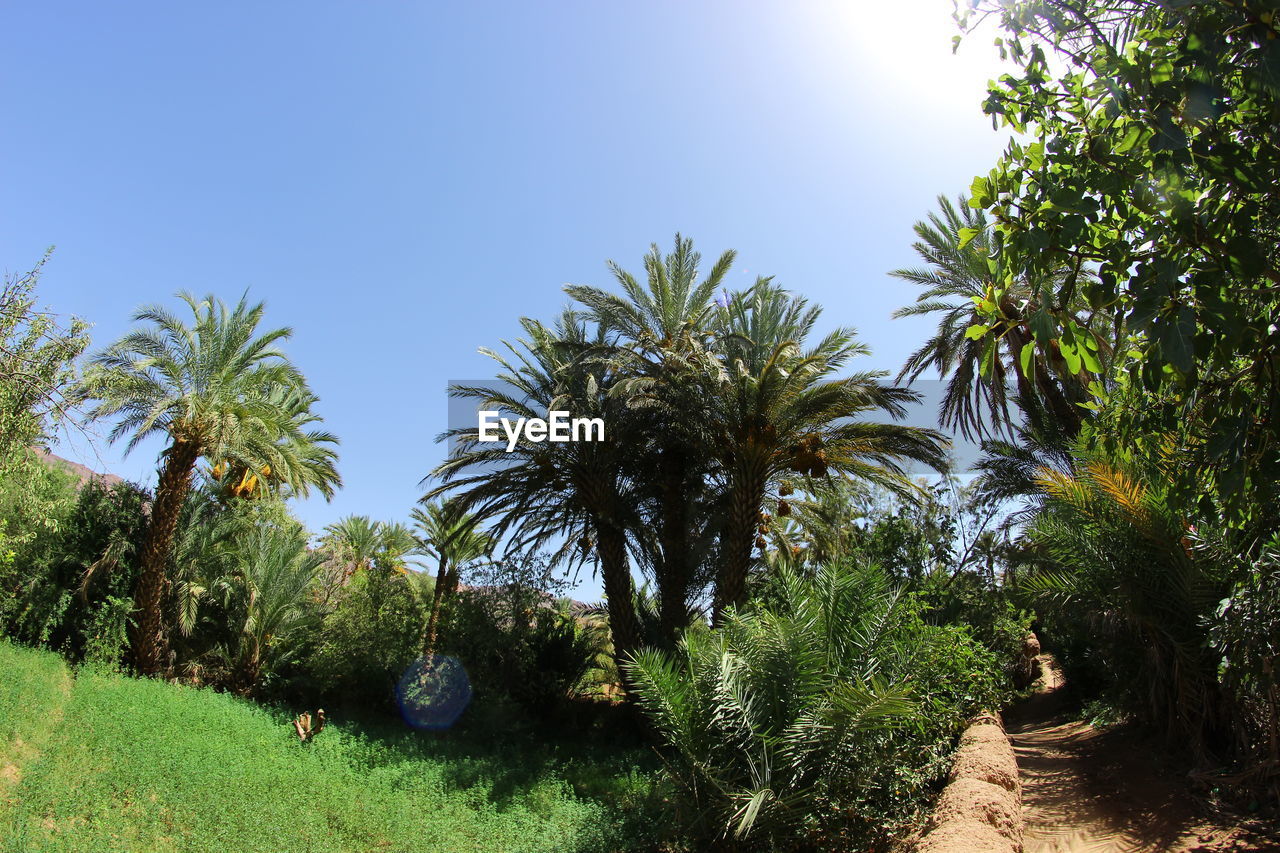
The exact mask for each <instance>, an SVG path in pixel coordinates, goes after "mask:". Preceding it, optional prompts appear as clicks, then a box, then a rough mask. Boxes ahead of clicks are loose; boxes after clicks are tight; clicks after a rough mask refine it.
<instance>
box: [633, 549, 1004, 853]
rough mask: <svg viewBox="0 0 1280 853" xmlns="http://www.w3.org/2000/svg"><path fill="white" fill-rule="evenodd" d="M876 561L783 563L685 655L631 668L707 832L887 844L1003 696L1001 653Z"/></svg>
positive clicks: (768, 840) (696, 826)
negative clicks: (924, 607)
mask: <svg viewBox="0 0 1280 853" xmlns="http://www.w3.org/2000/svg"><path fill="white" fill-rule="evenodd" d="M920 609H921V608H920V605H919V603H918V602H917V601H915V600H914V599H912V598H910V597H907V596H903V595H902V594H900V593H899V592H898V591H896V590H894V589H893V588H892V587H891V586H890V584H889V582H888V580H887V578H886V577H885V574H884V573H883V572H882V571H881V570H879V569H878V568H875V567H867V566H849V565H841V564H830V565H827V566H824V567H822V568H820V569H819V570H818V572H817V574H816V575H815V576H814V577H812V578H805V577H803V576H801V575H800V574H798V573H797V572H795V571H794V570H792V569H788V568H781V569H779V570H778V572H777V573H776V574H775V576H774V578H773V580H772V581H771V583H770V585H769V587H768V588H767V590H766V591H765V592H764V594H762V595H761V596H760V598H759V599H757V601H756V602H755V603H754V604H753V605H752V606H749V607H747V608H745V609H743V610H740V611H737V612H731V613H729V615H728V616H727V618H726V620H725V623H724V625H723V626H722V627H721V628H719V629H717V630H714V631H706V632H691V633H689V634H687V635H686V636H685V637H684V639H683V641H682V642H681V644H680V646H679V647H678V649H677V651H676V653H675V654H674V655H673V656H670V657H668V656H666V655H664V654H662V653H660V652H657V651H653V650H650V651H645V652H643V653H641V654H639V655H637V656H636V658H635V660H634V662H632V663H631V664H629V670H630V673H631V675H632V677H633V679H634V680H635V684H636V692H637V694H638V696H639V700H640V704H641V706H642V708H643V709H644V711H645V712H646V714H647V715H648V717H649V718H650V720H651V721H652V723H653V725H654V727H655V728H656V729H657V731H658V732H659V733H660V734H661V736H662V737H663V739H664V740H665V741H666V743H667V745H668V746H669V747H670V749H671V753H672V755H671V761H670V765H669V766H670V768H671V772H672V775H673V777H674V780H675V782H676V783H677V785H678V786H679V788H680V790H681V791H682V792H683V796H684V799H685V802H686V805H687V806H688V809H689V815H690V819H691V820H690V822H691V824H692V825H691V830H692V831H693V832H694V834H695V835H696V836H699V837H702V838H704V839H707V838H715V839H720V840H724V839H727V838H730V837H732V838H733V839H735V840H736V841H737V842H739V843H743V844H747V845H749V846H755V845H758V846H759V847H760V848H762V849H765V848H767V849H791V848H793V847H798V846H801V845H804V844H810V845H812V844H831V843H834V842H835V841H836V840H837V839H839V840H840V843H844V844H857V843H863V844H867V843H871V842H872V841H873V840H875V839H880V840H883V839H884V838H885V837H887V836H888V835H890V834H891V832H892V830H893V828H894V827H895V826H896V825H897V824H899V823H900V822H901V821H902V820H904V819H905V818H906V817H907V816H908V815H909V814H910V813H911V811H912V809H913V808H914V806H915V805H916V804H917V803H918V802H919V801H920V799H921V797H922V795H923V794H924V793H925V791H926V789H927V788H928V786H929V785H930V784H931V783H932V782H933V781H935V780H936V779H937V778H938V777H939V776H941V774H942V773H943V772H945V770H946V756H947V754H948V753H949V751H950V748H951V746H952V741H953V738H954V737H955V735H956V734H957V733H958V732H959V730H960V728H961V727H962V725H963V723H964V721H965V720H966V719H967V718H968V717H969V716H970V715H971V714H972V713H973V712H975V711H976V710H978V709H980V708H983V707H990V706H991V705H994V704H996V703H998V702H999V701H1000V699H1001V689H1000V677H999V674H998V669H999V668H998V664H997V663H996V660H995V656H994V654H992V653H991V652H990V651H989V650H987V649H985V648H983V647H982V646H981V644H979V643H977V642H975V641H974V640H973V639H972V638H971V637H970V636H969V634H968V632H967V631H966V630H965V629H963V628H959V627H954V626H952V627H938V626H931V625H928V624H926V623H925V622H924V621H923V619H921V617H920Z"/></svg>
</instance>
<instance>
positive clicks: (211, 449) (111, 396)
mask: <svg viewBox="0 0 1280 853" xmlns="http://www.w3.org/2000/svg"><path fill="white" fill-rule="evenodd" d="M178 296H179V298H180V299H181V300H182V302H183V303H184V305H185V306H186V308H187V309H189V311H190V314H191V323H190V325H188V324H187V323H186V322H184V320H183V319H182V318H181V317H179V316H178V315H176V314H174V313H172V312H171V311H169V310H168V309H167V308H165V307H163V306H160V305H151V306H147V307H144V308H140V309H139V310H138V311H137V312H135V314H134V317H133V319H134V321H135V322H138V323H145V324H146V325H144V326H141V327H139V328H138V329H135V330H134V331H132V332H130V333H128V334H126V335H125V336H124V337H122V338H121V339H120V340H118V341H116V342H115V343H113V344H112V345H111V346H109V347H107V348H106V349H104V350H103V351H102V352H100V353H98V354H96V355H95V356H94V358H93V361H92V363H91V365H90V367H89V368H88V369H87V370H86V372H85V376H84V381H83V384H82V386H81V388H80V390H79V394H80V395H81V396H82V397H84V398H85V399H86V400H90V401H93V405H92V407H91V408H90V410H89V412H88V416H89V417H90V418H91V419H112V420H115V422H116V423H115V426H114V427H113V428H112V430H111V432H110V434H109V437H110V439H111V440H112V441H115V440H117V439H119V438H123V437H125V436H128V438H129V441H128V444H127V446H126V447H127V450H132V449H133V448H134V447H136V446H137V445H138V443H139V442H140V441H142V440H143V439H144V438H146V437H148V436H151V435H157V434H158V435H163V436H164V437H165V438H166V440H167V441H169V442H170V443H171V444H180V445H185V446H188V447H190V448H191V450H192V452H193V453H194V454H195V456H196V457H204V458H206V459H208V460H210V461H211V462H212V463H213V464H214V465H215V466H216V465H219V464H222V465H229V466H230V467H232V468H240V469H243V470H244V471H247V472H253V473H258V474H260V476H261V477H263V478H265V479H266V480H267V481H268V482H271V483H274V484H275V485H276V486H277V487H285V488H287V489H289V490H290V491H291V492H292V493H296V494H299V495H302V496H306V495H307V494H309V492H310V490H311V489H312V488H315V489H317V490H318V491H319V492H320V493H321V494H323V495H325V496H326V497H328V496H331V495H332V494H333V490H334V489H335V488H336V487H338V486H340V485H341V484H342V481H341V479H340V478H339V477H338V475H337V472H336V470H335V469H334V467H333V459H334V452H333V451H332V449H331V447H332V445H334V444H336V443H337V439H336V438H335V437H334V436H333V435H331V434H329V433H327V432H323V431H321V430H318V429H315V428H314V427H313V424H314V423H316V422H317V421H318V420H319V418H318V417H316V416H315V414H314V413H313V412H312V411H311V406H312V404H313V403H314V402H316V400H317V399H318V398H316V397H315V396H314V395H313V394H311V393H310V391H309V390H308V388H307V385H306V380H305V379H304V378H303V376H302V374H301V372H300V371H299V370H298V368H297V367H296V366H294V364H293V363H292V362H290V361H289V359H288V358H287V356H286V355H285V353H284V351H283V350H282V349H280V346H279V345H280V344H281V342H283V341H285V340H287V339H288V338H289V337H290V336H291V335H292V330H291V329H289V328H280V329H271V330H268V331H266V332H259V331H258V324H259V323H260V322H261V321H262V317H263V313H264V311H265V306H264V305H263V303H258V304H256V305H250V304H249V302H248V300H247V299H241V300H240V302H238V303H237V304H236V305H235V306H234V307H228V306H227V305H226V303H224V302H222V300H220V299H217V298H216V297H214V296H206V297H205V298H204V299H202V300H197V299H196V298H195V297H194V296H192V295H191V294H189V293H180V294H178Z"/></svg>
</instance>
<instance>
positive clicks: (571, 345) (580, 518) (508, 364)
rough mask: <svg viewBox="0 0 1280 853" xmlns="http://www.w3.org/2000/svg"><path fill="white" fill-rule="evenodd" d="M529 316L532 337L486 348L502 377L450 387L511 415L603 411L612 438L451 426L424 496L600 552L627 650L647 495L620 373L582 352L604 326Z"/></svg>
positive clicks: (617, 629) (538, 542)
mask: <svg viewBox="0 0 1280 853" xmlns="http://www.w3.org/2000/svg"><path fill="white" fill-rule="evenodd" d="M521 325H522V326H523V327H524V330H525V333H526V335H527V338H525V339H523V340H520V341H518V342H517V343H516V344H515V345H511V344H508V345H507V348H508V350H510V355H509V356H504V355H501V354H499V353H496V352H493V351H490V350H482V351H483V352H485V353H486V354H487V355H489V356H490V357H491V358H493V359H494V360H495V361H497V363H498V365H499V367H500V370H499V373H498V382H497V383H495V384H492V385H453V386H450V389H449V393H450V395H452V396H454V397H459V398H463V399H468V400H472V401H474V402H475V403H476V404H477V405H478V407H479V408H480V409H484V410H501V411H503V412H504V413H505V415H506V416H508V417H539V418H540V417H545V415H546V413H547V412H548V411H550V410H565V411H572V412H574V414H575V415H577V416H579V417H588V418H591V417H602V418H603V419H604V421H605V423H606V424H608V425H609V431H608V433H607V434H606V436H605V440H604V441H590V442H587V441H577V442H562V443H550V442H547V443H532V442H519V443H517V445H516V446H515V448H514V449H513V450H512V452H510V453H508V452H507V451H506V446H505V445H504V444H500V443H482V442H480V441H479V436H478V430H477V428H476V427H474V426H471V427H459V428H455V429H451V430H450V431H448V432H447V433H445V435H444V436H442V438H448V439H451V440H453V441H455V442H456V444H455V447H454V449H453V451H452V452H451V453H450V454H449V457H448V458H447V459H446V460H445V461H444V462H443V463H441V464H440V465H439V466H437V468H436V469H435V470H434V471H433V472H432V474H431V475H430V476H429V477H428V478H427V480H430V479H432V478H438V479H439V481H440V483H439V485H437V486H435V487H434V488H432V489H430V490H429V491H428V492H427V494H426V495H425V496H424V498H423V499H424V500H427V501H429V500H432V499H433V498H436V497H441V496H443V495H446V494H453V495H454V496H455V500H456V501H457V506H458V511H460V512H464V513H470V514H472V515H475V516H476V517H477V518H479V519H482V520H485V521H488V520H490V519H493V524H492V527H491V530H490V533H491V535H492V536H493V537H494V538H495V539H498V540H501V539H503V538H504V537H506V536H507V535H508V534H510V535H511V540H510V547H511V548H512V549H514V550H536V549H537V548H539V547H542V546H544V545H548V544H549V543H551V542H556V541H558V542H560V543H562V546H561V548H560V550H559V552H558V555H557V556H558V557H560V558H562V559H567V560H575V561H581V560H585V559H586V558H587V557H588V555H589V554H591V553H594V554H595V556H596V558H597V560H598V565H599V568H600V574H601V577H602V579H603V581H604V592H605V597H606V599H607V603H608V608H609V627H610V630H611V631H612V633H613V643H614V649H615V653H616V654H617V655H618V657H619V658H620V659H621V658H622V657H623V656H626V655H628V654H629V653H630V652H631V651H632V650H633V649H634V648H635V646H636V642H637V640H638V638H639V633H638V632H639V629H638V626H637V624H636V617H635V611H634V607H633V602H632V596H633V590H634V583H633V582H632V579H631V570H630V561H629V554H628V536H627V534H628V531H629V530H635V529H637V528H638V527H639V523H638V510H637V507H638V505H639V501H638V499H637V494H636V491H635V487H634V485H633V484H632V483H631V482H629V481H628V479H627V478H626V477H625V476H624V465H625V459H626V454H627V452H628V450H627V448H626V447H625V444H626V442H625V439H623V438H622V436H621V435H620V433H621V432H623V431H625V423H626V421H627V418H628V411H627V409H626V405H625V402H624V401H622V400H620V399H618V398H617V397H615V396H611V394H610V391H611V388H612V382H613V377H611V376H610V375H609V373H608V372H607V371H602V370H599V369H593V367H592V366H590V365H588V364H586V363H585V362H584V360H583V359H582V358H581V357H580V356H581V354H582V353H583V352H584V351H585V350H588V349H591V348H594V347H600V346H603V345H604V343H605V339H604V337H603V333H601V332H600V331H599V330H597V333H596V334H595V335H589V334H588V332H587V329H586V325H585V324H584V323H583V322H582V321H581V318H579V317H578V316H577V315H575V314H574V313H573V312H565V314H563V315H562V316H561V317H560V320H559V322H557V324H556V326H555V327H554V328H549V327H547V326H545V325H544V324H542V323H540V322H538V321H536V320H530V319H527V318H526V319H523V320H521ZM427 480H424V484H425V482H427Z"/></svg>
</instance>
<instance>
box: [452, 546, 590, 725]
mask: <svg viewBox="0 0 1280 853" xmlns="http://www.w3.org/2000/svg"><path fill="white" fill-rule="evenodd" d="M470 580H472V581H473V582H474V583H473V585H471V586H469V587H468V588H467V589H466V590H464V591H462V592H461V593H459V595H458V600H457V602H456V604H455V606H454V608H453V611H452V613H451V615H450V627H449V634H448V635H447V637H446V640H445V642H444V645H443V646H442V648H441V650H442V651H443V652H444V653H446V654H451V655H454V656H456V657H457V658H458V659H459V660H461V661H462V663H463V665H464V666H465V667H466V669H467V672H468V673H469V675H470V677H471V682H472V686H473V688H474V689H475V691H476V698H477V701H478V702H481V703H483V702H490V701H494V700H497V701H503V700H510V701H511V702H514V703H515V704H516V705H518V706H519V707H520V708H521V709H523V711H524V712H525V714H527V715H530V716H533V717H542V718H546V717H548V716H550V715H553V714H555V713H556V712H557V711H558V710H560V709H561V708H562V707H563V705H564V702H565V700H566V699H568V698H569V697H570V695H571V694H572V693H573V692H574V691H575V690H577V689H578V688H579V687H580V686H581V685H582V682H583V679H584V677H585V676H586V675H587V673H588V672H589V671H590V670H591V669H592V668H593V667H595V666H596V665H597V658H598V657H599V655H600V654H601V652H602V650H603V648H604V647H605V643H606V642H607V637H608V635H607V633H606V631H605V630H604V629H603V628H602V627H601V626H599V625H598V624H593V623H591V622H590V621H588V620H581V619H578V618H577V617H575V616H574V615H573V614H572V613H570V612H569V609H568V607H567V606H566V605H565V603H564V602H563V601H562V600H559V599H557V598H556V593H557V592H559V591H561V590H562V587H563V586H565V584H564V583H563V582H562V581H557V580H556V579H555V577H554V574H553V573H552V570H551V566H550V561H549V560H548V559H547V558H545V557H529V558H523V559H519V560H506V561H501V562H498V563H495V564H494V565H491V566H488V567H483V568H479V569H477V570H475V571H474V572H473V573H472V575H471V578H470Z"/></svg>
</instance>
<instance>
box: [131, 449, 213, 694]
mask: <svg viewBox="0 0 1280 853" xmlns="http://www.w3.org/2000/svg"><path fill="white" fill-rule="evenodd" d="M199 458H200V448H199V446H198V445H196V444H194V443H192V442H188V441H182V440H175V441H174V443H173V445H172V446H171V447H170V448H169V450H168V451H167V452H166V453H165V461H164V467H163V469H162V470H161V472H160V482H159V484H158V485H157V486H156V497H155V501H154V502H153V503H152V505H151V521H150V523H149V524H148V525H147V535H146V539H145V541H144V542H143V545H142V556H141V560H140V563H141V570H140V571H139V573H138V583H137V586H136V587H135V588H134V593H133V638H132V639H133V660H134V664H135V665H136V666H137V668H138V672H140V673H141V674H142V675H156V674H158V673H160V672H161V671H162V670H163V669H164V667H165V665H166V663H167V658H168V648H167V643H166V642H165V632H164V593H165V587H166V585H167V567H168V563H169V552H170V550H171V549H172V547H173V535H174V532H175V531H176V530H177V528H178V520H179V518H180V517H181V516H182V506H183V504H184V503H185V502H186V499H187V492H188V491H190V489H191V472H192V471H193V470H195V466H196V460H197V459H199Z"/></svg>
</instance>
